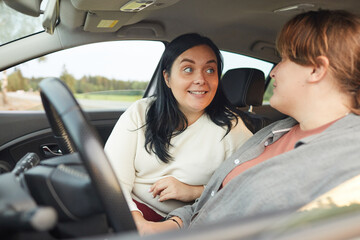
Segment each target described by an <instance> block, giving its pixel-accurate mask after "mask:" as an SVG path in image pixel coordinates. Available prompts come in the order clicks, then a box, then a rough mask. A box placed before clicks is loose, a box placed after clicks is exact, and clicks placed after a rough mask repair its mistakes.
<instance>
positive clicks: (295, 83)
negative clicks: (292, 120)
mask: <svg viewBox="0 0 360 240" xmlns="http://www.w3.org/2000/svg"><path fill="white" fill-rule="evenodd" d="M312 71H313V67H311V66H302V65H299V64H296V63H294V62H292V61H290V60H289V59H288V58H283V60H282V61H281V62H280V63H278V64H277V65H276V66H275V68H274V69H273V70H272V71H271V72H270V76H271V77H272V78H274V79H275V81H274V84H273V85H274V94H273V96H272V97H271V98H270V105H271V106H272V107H274V108H276V109H277V110H279V111H280V112H282V113H284V114H287V115H290V116H294V114H295V113H296V112H294V111H296V110H297V109H301V108H299V107H300V106H301V105H302V104H304V101H303V100H304V98H306V82H307V80H308V79H309V77H310V76H311V73H312Z"/></svg>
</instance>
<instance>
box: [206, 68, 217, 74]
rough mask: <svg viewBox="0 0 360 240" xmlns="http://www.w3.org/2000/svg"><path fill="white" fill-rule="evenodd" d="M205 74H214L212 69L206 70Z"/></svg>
mask: <svg viewBox="0 0 360 240" xmlns="http://www.w3.org/2000/svg"><path fill="white" fill-rule="evenodd" d="M206 72H207V73H214V72H215V70H214V69H213V68H209V69H208V70H206Z"/></svg>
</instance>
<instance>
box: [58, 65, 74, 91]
mask: <svg viewBox="0 0 360 240" xmlns="http://www.w3.org/2000/svg"><path fill="white" fill-rule="evenodd" d="M60 80H62V81H63V82H64V83H65V84H66V85H67V86H68V87H69V89H70V90H71V91H72V92H73V93H75V82H76V79H75V78H74V77H73V75H71V74H70V73H68V71H67V70H66V68H65V65H64V66H63V71H62V73H61V76H60Z"/></svg>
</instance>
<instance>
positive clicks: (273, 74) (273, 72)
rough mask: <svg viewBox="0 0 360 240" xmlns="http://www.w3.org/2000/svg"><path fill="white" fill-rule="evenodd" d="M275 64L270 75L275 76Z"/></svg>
mask: <svg viewBox="0 0 360 240" xmlns="http://www.w3.org/2000/svg"><path fill="white" fill-rule="evenodd" d="M276 68H277V65H276V66H275V67H274V68H273V69H272V70H271V72H270V77H271V78H275V71H276Z"/></svg>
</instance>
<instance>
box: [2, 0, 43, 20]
mask: <svg viewBox="0 0 360 240" xmlns="http://www.w3.org/2000/svg"><path fill="white" fill-rule="evenodd" d="M4 2H5V4H6V5H8V6H9V7H11V8H12V9H14V10H16V11H18V12H21V13H23V14H26V15H29V16H33V17H38V16H40V14H41V13H42V11H41V10H40V5H41V2H42V0H4Z"/></svg>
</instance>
